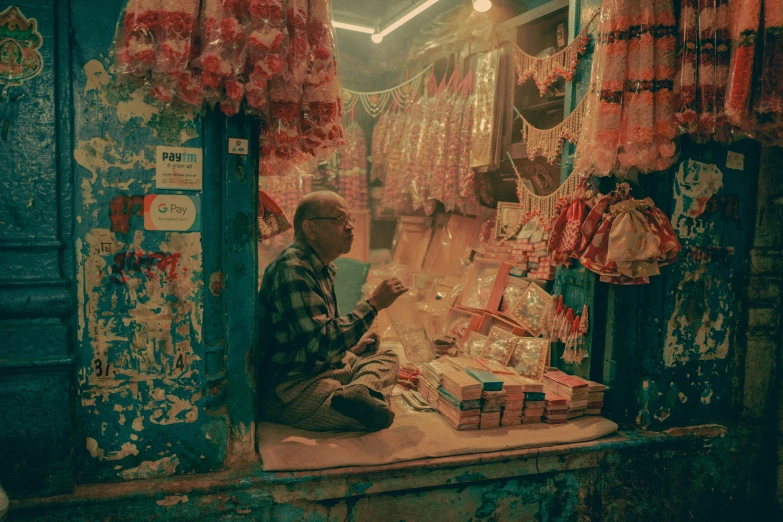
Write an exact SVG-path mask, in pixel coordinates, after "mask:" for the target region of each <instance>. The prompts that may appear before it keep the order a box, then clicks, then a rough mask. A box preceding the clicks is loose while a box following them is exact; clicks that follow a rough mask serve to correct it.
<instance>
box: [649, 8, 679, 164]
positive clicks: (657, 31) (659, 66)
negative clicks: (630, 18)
mask: <svg viewBox="0 0 783 522" xmlns="http://www.w3.org/2000/svg"><path fill="white" fill-rule="evenodd" d="M654 8H655V28H654V31H653V34H654V37H655V80H654V82H653V92H654V98H655V114H654V122H655V144H654V148H653V150H652V153H653V155H654V159H652V160H651V161H650V165H649V171H659V170H665V169H667V168H669V167H670V166H671V165H672V164H674V162H675V160H676V159H677V156H676V151H677V146H676V144H675V143H674V138H675V136H676V135H677V125H676V124H675V122H674V107H675V104H674V89H673V87H674V80H675V75H676V67H677V51H676V36H675V35H676V33H677V24H676V21H675V17H674V4H673V2H672V0H655V3H654Z"/></svg>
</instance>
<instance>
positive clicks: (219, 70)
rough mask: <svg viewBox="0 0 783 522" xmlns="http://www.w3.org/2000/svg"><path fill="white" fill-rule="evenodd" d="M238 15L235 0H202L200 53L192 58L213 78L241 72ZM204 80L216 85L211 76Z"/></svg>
mask: <svg viewBox="0 0 783 522" xmlns="http://www.w3.org/2000/svg"><path fill="white" fill-rule="evenodd" d="M240 15H241V12H240V10H239V4H238V2H237V1H236V0H230V1H228V0H226V1H222V0H204V4H203V6H202V11H201V18H202V38H201V55H200V56H199V57H198V58H197V59H196V60H195V63H194V65H195V66H196V67H198V68H200V69H203V70H204V72H205V73H209V74H211V75H214V76H216V77H217V78H226V77H228V76H237V75H239V74H240V73H241V72H242V68H243V65H244V60H243V59H241V58H243V56H242V50H243V49H244V42H243V40H244V31H245V28H244V26H243V25H242V23H241V21H240ZM207 84H208V85H209V86H210V87H217V85H215V81H214V80H213V79H210V80H209V81H207Z"/></svg>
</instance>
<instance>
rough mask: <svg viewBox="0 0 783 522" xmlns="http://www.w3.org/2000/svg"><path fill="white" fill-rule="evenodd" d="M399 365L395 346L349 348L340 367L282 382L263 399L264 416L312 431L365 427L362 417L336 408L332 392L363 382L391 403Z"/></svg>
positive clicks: (380, 398)
mask: <svg viewBox="0 0 783 522" xmlns="http://www.w3.org/2000/svg"><path fill="white" fill-rule="evenodd" d="M399 367H400V363H399V358H398V357H397V354H395V353H394V352H392V351H391V350H383V349H381V350H379V351H377V352H373V353H370V354H367V355H360V356H357V355H355V354H354V353H352V352H347V353H346V354H345V356H344V357H343V359H342V361H341V363H340V366H339V367H338V368H335V369H332V370H328V371H326V372H324V373H322V374H320V375H317V376H315V377H312V378H309V379H306V380H304V381H303V380H297V381H290V382H284V383H281V384H279V385H278V386H277V387H276V388H275V392H274V393H271V394H270V395H271V396H269V397H264V398H262V400H261V405H260V406H261V409H262V414H263V420H266V421H269V422H276V423H278V424H287V425H289V426H294V427H296V428H301V429H305V430H311V431H365V430H366V428H365V427H364V426H363V425H362V424H361V423H360V422H359V421H357V420H355V419H352V418H350V417H346V416H344V415H341V414H340V413H337V412H336V411H334V410H333V409H332V395H333V394H334V392H336V391H338V390H341V389H344V388H348V387H350V386H355V385H357V384H361V385H364V386H366V387H367V388H368V389H369V390H370V393H371V394H372V395H373V396H375V397H376V398H378V399H379V400H383V401H386V403H387V404H388V402H389V399H390V396H391V392H392V389H393V388H394V385H395V384H396V383H397V370H399Z"/></svg>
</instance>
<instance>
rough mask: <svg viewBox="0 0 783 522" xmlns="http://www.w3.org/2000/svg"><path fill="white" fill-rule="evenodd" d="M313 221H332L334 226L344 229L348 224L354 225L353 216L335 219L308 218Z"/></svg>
mask: <svg viewBox="0 0 783 522" xmlns="http://www.w3.org/2000/svg"><path fill="white" fill-rule="evenodd" d="M308 219H310V220H313V221H317V220H322V221H334V223H335V225H337V226H339V227H345V226H347V225H348V223H350V224H351V225H353V224H354V223H356V218H355V217H353V216H344V215H343V216H337V217H311V218H308Z"/></svg>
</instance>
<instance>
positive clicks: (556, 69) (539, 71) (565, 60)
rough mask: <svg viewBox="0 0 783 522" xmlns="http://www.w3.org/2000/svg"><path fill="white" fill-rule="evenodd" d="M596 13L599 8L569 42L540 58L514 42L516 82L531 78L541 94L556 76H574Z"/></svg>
mask: <svg viewBox="0 0 783 522" xmlns="http://www.w3.org/2000/svg"><path fill="white" fill-rule="evenodd" d="M598 13H600V10H597V11H596V12H595V13H594V14H593V16H592V17H591V18H590V21H589V22H587V23H586V24H585V26H584V28H583V29H582V30H581V31H580V32H579V34H578V35H576V38H574V40H573V41H572V42H571V43H570V44H568V45H567V46H566V47H565V48H564V49H563V50H561V51H559V52H557V53H555V54H553V55H551V56H545V57H541V58H539V57H537V56H532V55H530V54H527V53H526V52H525V51H523V50H522V49H521V48H520V47H519V46H518V45H516V44H514V62H515V63H516V69H517V76H518V79H517V83H518V84H520V85H521V84H523V83H525V82H526V81H527V80H529V79H530V78H533V81H535V82H536V86H537V87H538V90H539V91H540V92H541V95H542V96H543V95H544V93H545V92H546V90H547V89H548V88H549V86H550V85H552V84H553V83H554V82H555V79H556V78H557V77H558V76H562V77H563V78H565V79H566V80H568V81H571V80H572V79H573V78H574V72H575V71H576V66H577V64H578V63H579V58H581V57H582V56H583V55H584V54H585V52H586V51H587V44H588V42H589V41H590V25H592V23H593V20H595V18H596V17H597V16H598Z"/></svg>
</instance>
